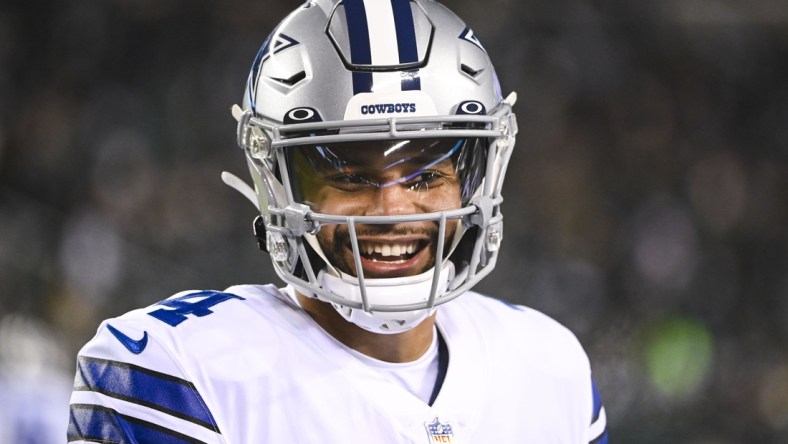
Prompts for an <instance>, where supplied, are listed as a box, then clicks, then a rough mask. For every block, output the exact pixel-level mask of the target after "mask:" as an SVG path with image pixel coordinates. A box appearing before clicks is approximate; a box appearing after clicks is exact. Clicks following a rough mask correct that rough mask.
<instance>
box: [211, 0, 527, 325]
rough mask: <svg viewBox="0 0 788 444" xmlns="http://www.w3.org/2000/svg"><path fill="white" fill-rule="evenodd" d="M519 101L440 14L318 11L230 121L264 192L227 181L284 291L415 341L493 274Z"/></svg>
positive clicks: (317, 1)
mask: <svg viewBox="0 0 788 444" xmlns="http://www.w3.org/2000/svg"><path fill="white" fill-rule="evenodd" d="M515 100H516V95H515V94H514V93H512V94H511V95H510V96H509V97H507V98H506V99H503V97H502V96H501V92H500V87H499V85H498V79H497V77H496V75H495V71H494V69H493V66H492V63H491V62H490V59H489V57H488V56H487V53H486V51H485V50H484V48H483V47H482V45H481V43H480V42H479V40H478V39H477V38H476V36H475V35H474V33H473V32H472V31H471V30H470V28H468V27H467V26H466V25H465V24H464V23H463V22H462V21H461V20H460V19H459V18H458V17H457V16H456V15H455V14H454V13H452V12H451V11H449V10H448V9H447V8H446V7H444V6H443V5H441V4H439V3H437V2H435V1H432V0H386V1H380V0H314V1H308V2H307V3H305V4H304V5H302V6H301V7H300V8H298V9H297V10H296V11H294V12H293V13H291V14H290V15H289V16H288V17H287V18H285V19H284V20H283V21H282V22H281V23H280V24H279V25H278V27H277V28H276V29H275V30H274V32H273V33H272V34H271V35H270V36H269V37H268V39H267V40H266V41H265V43H264V44H263V46H262V48H261V49H260V51H259V52H258V54H257V57H256V58H255V60H254V63H253V66H252V69H251V72H250V74H249V79H248V82H247V85H246V91H245V93H244V98H243V105H242V106H241V107H239V106H237V105H236V106H234V107H233V115H234V117H235V118H236V119H237V121H238V132H237V138H238V145H239V146H240V147H241V148H242V149H243V150H244V152H245V154H246V159H247V163H248V166H249V171H250V172H251V175H252V179H253V182H254V189H251V188H250V187H249V186H247V185H245V184H244V183H243V182H242V181H241V180H240V179H238V178H236V177H235V176H232V175H231V174H229V173H224V174H223V176H222V177H223V178H224V180H225V182H226V183H227V184H228V185H231V186H233V187H234V188H236V189H238V190H239V191H241V192H242V193H244V194H245V195H246V196H247V198H249V199H250V200H251V201H252V202H253V203H254V204H255V205H256V206H257V208H258V209H259V211H260V214H261V217H260V218H258V221H259V225H260V226H259V227H258V228H262V226H264V229H265V231H264V236H265V244H266V249H267V251H268V252H269V253H270V255H271V258H272V260H273V264H274V268H275V270H276V272H277V274H278V275H279V276H280V277H281V278H282V279H283V280H284V281H285V282H288V283H290V284H292V285H293V286H294V287H296V288H297V289H298V290H299V291H300V292H302V293H303V294H305V295H307V296H311V297H317V298H318V299H320V300H322V301H325V302H328V303H330V304H332V305H333V306H334V308H335V309H336V310H337V311H338V312H339V313H340V314H341V315H342V316H344V317H345V319H347V320H348V321H350V322H353V323H355V324H357V325H359V326H360V327H362V328H365V329H367V330H369V331H373V332H376V333H398V332H402V331H406V330H408V329H410V328H412V327H414V326H415V325H417V324H419V323H420V322H421V321H423V320H424V319H425V318H426V317H428V316H430V315H431V314H432V313H433V312H434V310H435V307H437V306H438V305H440V304H443V303H446V302H449V301H451V300H452V299H454V298H456V297H457V296H459V295H461V294H462V293H463V292H465V291H467V290H468V289H470V288H471V287H472V286H473V285H475V284H476V283H477V282H479V280H481V279H482V278H483V277H484V276H486V275H487V274H489V273H490V271H492V269H493V267H494V266H495V262H496V258H497V255H498V249H499V246H500V244H501V239H502V214H501V210H500V205H501V202H502V198H501V186H502V182H503V178H504V174H505V172H506V167H507V163H508V160H509V157H510V155H511V153H512V149H513V148H514V142H515V135H516V133H517V125H516V120H515V116H514V114H513V113H512V105H513V104H514V102H515ZM260 231H261V230H260ZM260 231H259V232H258V235H260Z"/></svg>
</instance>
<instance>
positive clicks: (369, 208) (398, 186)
mask: <svg viewBox="0 0 788 444" xmlns="http://www.w3.org/2000/svg"><path fill="white" fill-rule="evenodd" d="M464 146H465V141H464V140H462V139H460V140H458V139H414V140H400V141H377V142H368V141H365V142H343V143H336V144H332V145H329V146H326V145H321V146H314V145H313V146H305V147H298V148H292V149H291V150H292V151H291V153H290V154H291V155H290V164H291V170H292V171H293V173H294V174H291V177H296V178H297V181H296V182H297V183H296V184H295V186H294V197H295V198H296V200H297V201H300V202H303V203H305V204H307V205H309V206H310V207H311V208H312V210H313V211H315V212H318V213H324V214H334V215H343V216H397V215H408V214H422V213H432V212H436V211H443V210H451V209H457V208H460V207H461V205H462V193H461V189H462V187H461V175H460V174H459V173H458V168H457V165H458V159H460V157H461V156H460V154H461V152H462V148H463V147H464ZM457 223H458V221H456V220H453V221H448V222H447V227H446V233H445V239H444V240H445V243H444V245H448V244H449V240H450V239H451V238H452V236H453V234H454V232H455V230H456V229H457ZM438 231H439V228H438V223H437V222H429V221H428V222H408V223H405V222H399V223H391V224H363V225H356V235H357V238H358V241H359V251H360V253H361V254H360V256H361V265H362V268H363V270H364V276H365V277H367V278H392V277H404V276H413V275H417V274H420V273H423V272H425V271H427V270H429V269H430V268H432V267H433V266H434V264H435V257H436V248H437V243H438ZM317 239H318V242H319V244H320V247H321V248H322V250H323V252H324V253H325V255H326V257H327V258H328V260H329V261H330V262H331V263H332V265H334V266H335V267H336V268H338V269H339V270H341V271H343V272H345V273H348V274H351V275H353V276H357V273H356V267H355V261H354V257H353V249H352V245H351V241H350V233H349V230H348V226H347V225H345V224H337V225H324V226H323V227H321V229H320V231H319V232H318V233H317Z"/></svg>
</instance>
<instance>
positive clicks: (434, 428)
mask: <svg viewBox="0 0 788 444" xmlns="http://www.w3.org/2000/svg"><path fill="white" fill-rule="evenodd" d="M424 427H426V428H427V436H429V437H430V442H431V443H456V442H457V441H456V440H455V439H454V433H453V432H452V430H451V424H449V423H448V422H440V420H438V418H437V417H435V419H433V420H432V422H425V423H424Z"/></svg>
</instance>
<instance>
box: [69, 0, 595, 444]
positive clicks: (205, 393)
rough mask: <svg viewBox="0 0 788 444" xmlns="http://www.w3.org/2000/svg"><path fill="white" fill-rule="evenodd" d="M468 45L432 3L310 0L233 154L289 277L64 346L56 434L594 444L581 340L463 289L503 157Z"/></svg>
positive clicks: (211, 295)
mask: <svg viewBox="0 0 788 444" xmlns="http://www.w3.org/2000/svg"><path fill="white" fill-rule="evenodd" d="M515 99H516V96H515V95H514V94H511V95H509V96H508V97H507V98H504V97H503V96H502V95H501V92H500V88H499V85H498V80H497V78H496V75H495V71H494V69H493V66H492V64H491V62H490V60H489V58H488V55H487V53H486V51H485V50H484V48H483V46H482V45H481V43H480V42H479V40H478V39H477V38H476V36H475V35H474V33H473V31H472V30H471V29H470V28H469V27H468V26H467V25H466V24H465V23H464V22H463V21H462V20H460V19H459V18H458V17H457V16H456V15H454V14H453V13H452V12H450V11H449V10H448V9H447V8H446V7H444V6H443V5H441V4H439V3H437V2H435V1H432V0H313V1H309V2H307V3H305V4H303V5H302V6H301V7H299V8H298V9H297V10H296V11H294V12H293V13H292V14H290V15H289V16H288V17H287V18H285V19H284V20H283V21H282V22H281V23H280V24H279V26H278V27H277V28H276V29H275V30H274V31H273V33H271V35H270V36H269V37H268V39H267V40H266V41H265V43H264V44H263V46H262V48H261V49H260V51H259V52H258V54H257V56H256V58H255V59H254V62H253V65H252V69H251V73H250V74H249V78H248V82H247V85H246V90H245V93H244V96H243V101H242V105H241V106H235V107H233V110H232V111H233V115H234V116H235V118H236V120H237V122H238V126H237V142H238V145H239V146H240V147H241V148H242V149H243V153H244V155H245V158H246V161H247V164H248V166H249V171H250V172H251V177H252V181H253V187H250V186H248V185H246V184H245V183H244V181H242V180H241V179H239V178H237V177H236V176H234V175H232V174H229V173H225V174H223V178H224V180H225V182H226V183H227V184H228V185H231V186H233V187H234V188H236V189H237V190H239V191H240V192H241V193H243V194H244V195H245V196H246V197H248V198H249V199H250V200H251V201H252V203H253V204H254V205H255V206H256V207H257V209H258V211H259V217H258V219H257V220H256V221H255V233H256V235H257V237H258V241H259V243H260V245H261V246H262V247H263V248H264V249H266V250H267V251H268V253H269V254H270V256H271V258H272V262H273V266H274V268H275V270H276V272H277V274H278V276H279V277H280V278H281V279H282V280H283V281H284V282H285V283H286V284H287V285H286V286H285V287H283V288H277V286H274V285H239V286H233V287H230V288H228V289H226V290H224V291H187V292H182V293H179V294H176V295H174V296H172V297H171V298H169V299H166V300H164V301H162V302H159V303H157V304H154V305H152V306H150V307H147V308H143V309H139V310H135V311H132V312H130V313H127V314H125V315H123V316H120V317H117V318H114V319H109V320H107V321H105V322H104V323H102V325H101V326H100V328H99V330H98V333H97V335H96V337H95V338H94V339H92V340H91V341H90V342H89V343H88V344H87V345H86V346H85V347H84V348H83V349H82V350H81V352H80V354H79V357H78V368H77V376H76V380H75V386H74V391H73V395H72V399H71V414H70V426H69V429H68V439H69V441H71V442H78V441H85V442H97V441H99V442H119V443H120V442H122V443H127V442H128V443H134V442H156V443H170V442H171V443H182V442H183V443H197V442H206V443H283V442H288V443H318V442H319V443H361V442H374V443H405V442H407V443H422V444H427V443H457V442H459V443H487V442H507V443H511V442H534V443H546V442H550V443H567V444H569V443H572V444H577V443H589V442H594V443H604V442H607V433H606V419H605V410H604V408H603V407H602V404H601V401H600V397H599V394H598V393H597V391H596V388H595V386H594V383H593V381H592V377H591V371H590V365H589V362H588V358H587V357H586V354H585V352H584V351H583V349H582V347H581V346H580V344H579V343H578V341H577V340H576V338H575V337H574V336H573V335H572V334H571V333H570V332H569V331H568V330H567V329H566V328H564V327H562V326H561V325H559V324H558V323H557V322H555V321H553V320H552V319H549V318H548V317H546V316H545V315H542V314H540V313H538V312H536V311H534V310H532V309H529V308H526V307H523V306H516V305H512V304H509V303H505V302H503V301H501V300H497V299H492V298H489V297H486V296H483V295H480V294H478V293H475V292H473V291H472V290H471V288H472V287H473V286H474V285H475V284H476V283H477V282H479V280H481V279H482V278H483V277H484V276H486V275H488V274H489V273H490V272H491V271H492V269H493V268H494V267H495V263H496V260H497V256H498V250H499V248H500V246H501V241H502V220H503V218H502V213H501V208H500V206H501V202H502V197H501V187H502V182H503V178H504V174H505V172H506V169H507V164H508V161H509V158H510V155H511V154H512V150H513V149H514V142H515V135H516V133H517V126H516V121H515V116H514V114H513V113H512V106H513V105H514V103H515Z"/></svg>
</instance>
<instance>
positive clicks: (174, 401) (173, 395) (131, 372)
mask: <svg viewBox="0 0 788 444" xmlns="http://www.w3.org/2000/svg"><path fill="white" fill-rule="evenodd" d="M74 390H75V391H94V392H97V393H101V394H104V395H107V396H110V397H113V398H117V399H122V400H124V401H128V402H132V403H135V404H139V405H142V406H145V407H149V408H152V409H155V410H158V411H161V412H164V413H167V414H169V415H172V416H175V417H177V418H181V419H184V420H186V421H189V422H192V423H194V424H197V425H200V426H203V427H205V428H207V429H209V430H212V431H215V432H217V433H219V428H218V427H217V425H216V421H215V420H214V418H213V416H212V415H211V412H210V411H209V410H208V407H207V406H206V405H205V402H204V401H203V399H202V397H200V395H199V393H197V389H196V388H195V387H194V385H193V384H192V383H190V382H189V381H186V380H184V379H180V378H176V377H174V376H171V375H167V374H164V373H159V372H156V371H153V370H149V369H146V368H143V367H138V366H135V365H132V364H127V363H123V362H117V361H109V360H104V359H96V358H88V357H84V356H80V357H79V360H78V365H77V376H76V379H75V381H74Z"/></svg>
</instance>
